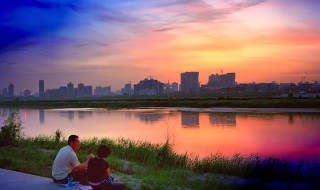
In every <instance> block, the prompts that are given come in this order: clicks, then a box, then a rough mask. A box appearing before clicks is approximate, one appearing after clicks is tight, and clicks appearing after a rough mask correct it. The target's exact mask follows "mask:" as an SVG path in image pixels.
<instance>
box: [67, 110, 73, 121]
mask: <svg viewBox="0 0 320 190" xmlns="http://www.w3.org/2000/svg"><path fill="white" fill-rule="evenodd" d="M68 119H69V120H73V119H74V111H68Z"/></svg>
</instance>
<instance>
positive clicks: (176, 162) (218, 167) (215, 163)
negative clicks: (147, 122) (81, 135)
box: [0, 132, 320, 189]
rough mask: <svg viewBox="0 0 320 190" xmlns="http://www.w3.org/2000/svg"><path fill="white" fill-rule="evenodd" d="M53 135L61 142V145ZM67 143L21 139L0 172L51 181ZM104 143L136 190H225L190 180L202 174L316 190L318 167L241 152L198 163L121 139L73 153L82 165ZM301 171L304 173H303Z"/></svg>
mask: <svg viewBox="0 0 320 190" xmlns="http://www.w3.org/2000/svg"><path fill="white" fill-rule="evenodd" d="M57 136H59V137H60V138H59V141H58V140H57ZM66 144H67V142H66V139H64V138H62V137H61V133H59V132H58V133H57V132H56V134H55V135H54V136H49V137H46V136H38V137H22V138H20V139H19V140H18V143H17V145H16V146H2V147H0V167H1V168H6V169H10V170H16V171H21V172H25V173H30V174H35V175H40V176H44V177H50V175H51V167H52V163H53V160H54V158H55V156H56V154H57V152H58V150H59V149H60V148H61V147H63V146H65V145H66ZM102 144H106V145H107V146H109V147H110V148H111V150H112V154H111V156H110V157H108V161H109V163H110V165H111V169H112V172H113V173H119V174H126V175H131V176H133V177H135V178H138V179H141V180H142V183H141V185H140V189H164V188H165V187H175V188H176V189H183V188H184V187H189V188H195V189H225V184H224V183H223V182H222V181H221V180H217V179H216V178H213V177H210V176H208V177H207V178H206V179H205V181H203V180H202V181H201V180H190V177H192V176H197V175H198V174H201V173H212V174H214V173H218V174H224V175H232V176H240V177H245V178H259V179H262V180H265V181H272V180H286V181H300V182H307V183H311V184H313V185H315V186H317V187H320V186H319V185H320V184H319V182H318V179H320V170H319V169H320V167H319V163H317V162H314V163H304V162H302V163H301V164H300V165H298V166H292V165H290V163H289V162H288V161H286V160H281V159H277V158H273V157H265V158H262V157H261V156H259V155H250V156H248V157H245V156H242V155H241V154H239V153H236V154H234V155H233V156H232V157H226V156H223V155H222V154H220V153H216V154H213V155H211V156H208V157H206V158H203V159H199V158H192V157H191V156H189V155H187V154H185V155H178V154H176V153H174V152H173V151H172V148H171V146H170V144H169V143H168V142H166V143H163V144H151V143H148V142H141V141H132V140H128V139H123V138H119V139H107V138H104V139H97V138H91V139H85V140H82V141H81V148H80V150H79V151H78V152H77V155H78V157H79V160H80V161H81V162H83V161H85V160H86V158H87V155H88V153H90V152H93V153H95V152H96V150H97V148H98V147H99V146H100V145H102ZM299 168H300V169H299ZM301 168H305V172H303V171H302V170H301ZM124 182H126V179H125V178H124ZM129 187H130V186H129ZM255 187H257V186H255ZM236 188H237V186H232V185H231V186H229V187H228V189H236Z"/></svg>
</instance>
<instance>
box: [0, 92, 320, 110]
mask: <svg viewBox="0 0 320 190" xmlns="http://www.w3.org/2000/svg"><path fill="white" fill-rule="evenodd" d="M0 106H1V107H28V108H39V109H41V108H88V107H90V108H139V107H197V108H206V107H235V108H236V107H246V108H320V99H319V98H265V97H250V98H232V97H229V96H223V95H219V96H217V97H209V98H208V97H192V96H190V97H158V96H154V97H153V96H150V97H131V98H123V97H121V98H120V97H110V98H100V99H98V98H94V99H61V100H36V99H35V100H20V101H2V102H0Z"/></svg>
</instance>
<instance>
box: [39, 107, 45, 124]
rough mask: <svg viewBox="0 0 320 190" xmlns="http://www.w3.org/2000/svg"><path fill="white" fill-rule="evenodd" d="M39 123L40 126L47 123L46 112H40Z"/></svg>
mask: <svg viewBox="0 0 320 190" xmlns="http://www.w3.org/2000/svg"><path fill="white" fill-rule="evenodd" d="M39 122H40V124H44V123H45V112H44V110H39Z"/></svg>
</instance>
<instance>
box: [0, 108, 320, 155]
mask: <svg viewBox="0 0 320 190" xmlns="http://www.w3.org/2000/svg"><path fill="white" fill-rule="evenodd" d="M13 111H18V113H19V115H20V118H21V120H22V122H23V127H24V129H23V132H24V134H25V135H27V136H38V135H54V133H55V131H56V130H57V129H60V130H61V131H62V133H63V135H64V136H65V137H67V136H69V135H70V134H77V135H79V136H80V138H82V139H83V138H91V137H98V138H103V137H108V138H119V137H123V138H126V139H132V140H141V141H148V142H153V143H163V142H165V141H166V138H167V137H169V138H170V141H171V142H173V144H174V150H175V151H176V152H178V153H185V152H188V153H190V154H193V155H198V156H199V157H204V156H207V155H210V154H214V153H217V152H220V153H222V154H223V155H227V156H231V155H233V154H234V153H240V154H243V155H249V154H251V153H258V154H261V155H268V156H276V157H279V158H285V159H289V160H292V161H299V160H300V159H301V158H303V159H305V160H320V112H318V113H282V112H283V111H285V112H288V111H289V112H290V111H291V112H295V111H297V110H280V111H279V109H276V110H264V109H258V110H254V109H224V108H221V109H187V108H185V109H184V108H178V109H130V110H126V109H122V110H105V109H89V108H88V109H83V108H81V109H44V110H39V109H18V110H14V109H8V108H0V113H1V114H0V122H1V124H2V123H3V121H4V120H6V119H7V117H8V116H9V115H10V113H12V112H13ZM233 111H237V112H233ZM298 111H299V110H298ZM305 111H306V112H308V110H302V112H305ZM309 111H310V110H309ZM316 111H319V110H316ZM266 112H268V113H266ZM299 112H301V110H300V111H299Z"/></svg>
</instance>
